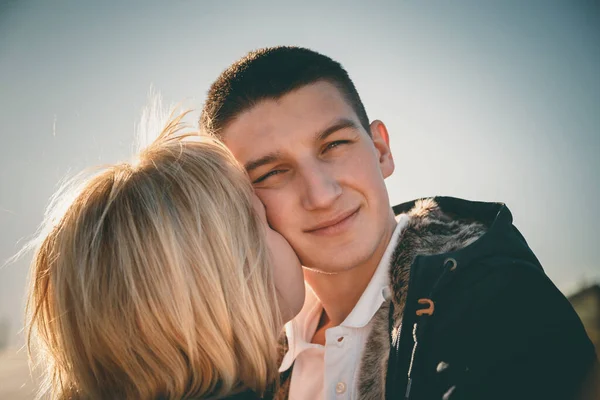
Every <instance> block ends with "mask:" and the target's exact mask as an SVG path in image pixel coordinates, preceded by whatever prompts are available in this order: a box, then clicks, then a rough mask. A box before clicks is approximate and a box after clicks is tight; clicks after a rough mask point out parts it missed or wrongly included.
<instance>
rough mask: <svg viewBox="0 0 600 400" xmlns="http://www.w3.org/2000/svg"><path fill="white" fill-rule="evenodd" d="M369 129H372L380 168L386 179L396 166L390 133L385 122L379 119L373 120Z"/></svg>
mask: <svg viewBox="0 0 600 400" xmlns="http://www.w3.org/2000/svg"><path fill="white" fill-rule="evenodd" d="M369 129H370V131H371V138H372V139H373V144H374V145H375V150H376V151H377V155H378V161H379V169H381V174H382V175H383V178H384V179H385V178H387V177H388V176H390V175H392V173H393V172H394V168H395V166H394V157H393V156H392V151H391V150H390V135H389V134H388V131H387V128H386V127H385V124H384V123H383V122H381V121H380V120H378V119H376V120H375V121H373V122H371V125H370V126H369Z"/></svg>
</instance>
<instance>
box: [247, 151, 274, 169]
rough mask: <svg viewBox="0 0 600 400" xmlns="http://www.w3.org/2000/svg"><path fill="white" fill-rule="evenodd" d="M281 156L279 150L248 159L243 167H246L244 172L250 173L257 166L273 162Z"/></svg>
mask: <svg viewBox="0 0 600 400" xmlns="http://www.w3.org/2000/svg"><path fill="white" fill-rule="evenodd" d="M280 158H281V154H280V153H279V152H275V153H269V154H267V155H265V156H263V157H261V158H259V159H256V160H253V161H248V162H247V163H246V164H244V168H246V172H248V173H250V172H251V171H253V170H255V169H256V168H258V167H262V166H263V165H265V164H269V163H272V162H275V161H277V160H279V159H280Z"/></svg>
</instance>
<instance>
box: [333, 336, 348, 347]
mask: <svg viewBox="0 0 600 400" xmlns="http://www.w3.org/2000/svg"><path fill="white" fill-rule="evenodd" d="M345 341H346V339H345V338H344V337H343V336H340V337H339V338H337V339H336V341H335V343H336V344H337V346H338V347H344V342H345Z"/></svg>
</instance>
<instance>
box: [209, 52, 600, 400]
mask: <svg viewBox="0 0 600 400" xmlns="http://www.w3.org/2000/svg"><path fill="white" fill-rule="evenodd" d="M200 124H201V128H203V129H205V130H207V131H209V132H211V133H212V134H214V135H216V136H218V137H219V138H221V139H222V140H223V141H224V142H225V144H226V145H227V146H228V147H229V148H230V149H231V151H232V152H233V153H234V154H235V156H236V158H237V159H238V160H239V161H240V162H241V163H242V164H243V165H245V167H246V170H247V171H248V174H249V176H250V179H251V180H252V182H253V185H254V188H255V190H256V193H257V195H258V197H259V198H260V199H261V201H262V202H263V203H264V205H265V207H266V213H267V218H268V221H269V223H270V225H271V226H272V227H273V228H274V229H275V230H277V231H278V232H280V233H281V234H282V235H283V236H284V237H285V238H286V239H287V240H288V242H289V243H290V244H291V245H292V247H293V248H294V250H295V251H296V253H297V254H298V256H299V258H300V261H301V262H302V265H303V266H304V267H305V273H304V275H305V280H306V283H307V284H308V289H309V290H308V293H307V298H306V302H305V305H304V308H303V309H302V311H301V313H300V314H299V315H298V317H297V318H296V319H295V320H294V321H292V322H291V323H290V324H288V326H287V327H286V336H287V345H288V346H287V348H286V349H285V354H284V357H283V359H282V365H281V371H282V373H283V374H282V376H283V378H284V379H283V383H282V385H281V388H280V392H279V393H278V394H277V397H280V398H285V397H287V395H288V394H287V391H289V398H291V399H293V400H299V399H318V398H325V399H358V398H360V399H382V398H388V399H404V398H408V399H442V398H444V399H465V398H468V399H492V398H493V399H495V398H498V399H538V398H539V399H542V398H544V399H547V398H561V399H564V398H571V397H573V396H575V395H576V393H577V391H578V390H579V388H580V385H581V383H582V381H583V379H584V377H585V376H586V374H587V373H588V371H589V370H590V368H591V366H592V365H593V364H594V360H595V354H594V348H593V346H592V344H591V342H590V341H589V339H588V338H587V336H586V334H585V331H584V329H583V327H582V324H581V322H580V320H579V319H578V317H577V316H576V314H575V312H574V311H573V309H572V308H571V306H570V305H569V303H568V301H567V300H566V299H565V297H564V296H563V295H562V294H561V293H560V292H559V291H558V290H557V289H556V287H555V286H554V285H553V284H552V282H551V281H550V280H549V279H548V277H547V276H546V275H545V274H544V272H543V270H542V267H541V266H540V264H539V262H538V260H537V259H536V257H535V256H534V254H533V253H532V251H531V250H530V249H529V247H528V246H527V243H526V242H525V240H524V238H523V237H522V236H521V234H520V233H519V232H518V231H517V229H516V228H515V227H514V226H513V225H512V217H511V214H510V211H509V210H508V208H507V207H506V206H505V205H503V204H500V203H478V202H469V201H465V200H459V199H454V198H444V197H440V198H434V199H423V200H418V201H412V202H409V203H406V204H402V205H399V206H396V207H393V208H392V207H390V204H389V199H388V194H387V190H386V187H385V184H384V179H385V178H387V177H388V176H390V175H391V174H392V172H393V171H394V160H393V157H392V154H391V152H390V147H389V134H388V131H387V128H386V126H385V125H384V124H383V122H381V121H378V120H375V121H372V122H370V121H369V119H368V117H367V113H366V111H365V108H364V107H363V104H362V102H361V100H360V97H359V95H358V93H357V91H356V89H355V87H354V85H353V83H352V81H351V80H350V78H349V77H348V74H347V73H346V71H345V70H344V69H343V68H342V67H341V65H340V64H338V63H337V62H335V61H333V60H331V59H330V58H328V57H326V56H323V55H321V54H318V53H316V52H313V51H311V50H308V49H302V48H295V47H276V48H268V49H262V50H258V51H255V52H252V53H250V54H248V55H247V56H246V57H244V58H243V59H241V60H239V61H238V62H236V63H234V64H233V65H232V66H230V67H229V68H228V69H227V70H226V71H224V72H223V73H222V74H221V76H220V77H219V78H218V79H217V80H216V81H215V82H214V83H213V85H212V86H211V88H210V91H209V94H208V98H207V101H206V103H205V106H204V109H203V112H202V115H201V118H200Z"/></svg>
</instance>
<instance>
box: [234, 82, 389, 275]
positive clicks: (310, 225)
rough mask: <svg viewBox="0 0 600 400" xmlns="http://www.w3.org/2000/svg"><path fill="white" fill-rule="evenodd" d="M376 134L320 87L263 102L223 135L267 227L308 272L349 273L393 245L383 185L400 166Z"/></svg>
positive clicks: (330, 89)
mask: <svg viewBox="0 0 600 400" xmlns="http://www.w3.org/2000/svg"><path fill="white" fill-rule="evenodd" d="M370 130H371V134H372V138H371V137H369V134H368V133H367V132H366V131H365V129H364V128H363V127H362V126H361V125H360V122H359V120H358V117H357V116H356V113H355V112H354V110H353V109H352V107H351V106H350V105H349V104H348V103H347V101H346V100H345V99H344V98H343V97H342V94H341V93H340V91H339V90H338V89H337V88H336V87H335V86H333V85H332V84H330V83H327V82H317V83H314V84H310V85H307V86H304V87H301V88H300V89H297V90H295V91H293V92H291V93H289V94H287V95H285V96H283V97H281V98H280V99H278V100H264V101H261V102H259V103H258V104H257V105H256V106H254V107H252V108H251V109H249V110H248V111H245V112H243V113H242V114H240V115H239V116H238V117H237V118H236V119H235V120H234V121H233V122H231V123H230V124H229V125H228V126H227V127H226V129H225V130H224V131H223V137H224V142H225V144H226V145H227V146H228V147H229V149H230V150H231V151H232V152H233V154H234V155H235V157H236V158H237V159H238V160H239V161H240V162H241V163H242V164H243V165H245V166H246V169H247V171H248V174H249V175H250V179H251V180H252V182H253V186H254V188H255V191H256V194H257V195H258V197H259V198H260V200H261V201H262V202H263V203H264V205H265V208H266V213H267V219H268V221H269V224H270V225H271V226H272V227H273V229H275V230H276V231H278V232H279V233H281V234H282V235H283V236H284V237H285V238H286V239H287V241H288V242H289V243H290V244H291V246H292V247H293V249H294V251H295V252H296V253H297V255H298V257H299V259H300V261H301V263H302V265H304V266H305V267H308V268H312V269H316V270H319V271H322V272H326V273H336V272H341V271H345V270H349V269H352V268H353V267H355V266H357V265H361V264H364V263H365V262H368V261H369V260H371V258H372V257H374V256H375V254H376V253H377V252H378V250H379V249H381V246H383V248H385V246H386V245H387V243H383V244H382V242H384V241H385V239H386V238H388V237H389V235H391V230H392V229H393V225H394V224H393V221H394V220H393V214H392V212H391V209H390V205H389V199H388V194H387V190H386V187H385V184H384V181H383V180H384V178H387V177H388V176H390V175H391V174H392V172H393V171H394V162H393V159H392V155H391V153H390V150H389V139H388V135H387V131H386V128H385V126H384V125H383V123H382V122H380V121H375V122H373V123H372V124H371V127H370Z"/></svg>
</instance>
